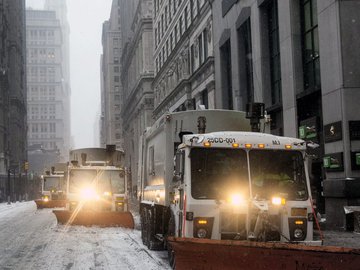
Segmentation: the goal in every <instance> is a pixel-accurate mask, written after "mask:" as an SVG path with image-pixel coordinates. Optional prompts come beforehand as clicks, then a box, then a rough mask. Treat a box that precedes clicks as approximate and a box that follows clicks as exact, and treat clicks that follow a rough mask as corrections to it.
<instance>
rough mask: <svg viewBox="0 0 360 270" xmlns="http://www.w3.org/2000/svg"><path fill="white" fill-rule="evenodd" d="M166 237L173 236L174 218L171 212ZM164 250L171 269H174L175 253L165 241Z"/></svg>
mask: <svg viewBox="0 0 360 270" xmlns="http://www.w3.org/2000/svg"><path fill="white" fill-rule="evenodd" d="M167 236H175V216H174V214H173V213H172V212H171V216H170V219H169V225H168V232H167ZM166 248H167V251H168V260H169V264H170V266H171V268H172V269H175V252H174V250H173V249H172V247H171V246H170V245H169V244H168V243H167V241H166Z"/></svg>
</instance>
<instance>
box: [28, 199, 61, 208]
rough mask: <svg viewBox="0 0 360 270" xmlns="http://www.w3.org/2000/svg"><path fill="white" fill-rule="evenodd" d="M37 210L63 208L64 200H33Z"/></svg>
mask: <svg viewBox="0 0 360 270" xmlns="http://www.w3.org/2000/svg"><path fill="white" fill-rule="evenodd" d="M35 203H36V207H37V209H43V208H57V207H65V206H66V200H51V201H47V202H45V201H43V200H35Z"/></svg>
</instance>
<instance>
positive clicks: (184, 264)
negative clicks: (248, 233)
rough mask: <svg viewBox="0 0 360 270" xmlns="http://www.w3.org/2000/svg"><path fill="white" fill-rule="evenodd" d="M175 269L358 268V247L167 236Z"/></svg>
mask: <svg viewBox="0 0 360 270" xmlns="http://www.w3.org/2000/svg"><path fill="white" fill-rule="evenodd" d="M168 241H169V243H170V245H171V246H172V248H173V250H174V252H175V265H176V269H222V270H223V269H247V270H260V269H261V270H263V269H281V270H294V269H296V270H305V269H312V270H338V269H346V270H357V269H359V265H360V249H350V248H341V247H324V246H321V247H310V246H303V245H296V244H286V243H269V242H268V243H259V242H247V241H246V242H245V241H244V242H243V241H241V242H240V241H231V240H209V239H194V238H174V237H169V238H168Z"/></svg>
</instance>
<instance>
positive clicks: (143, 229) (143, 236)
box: [140, 207, 148, 246]
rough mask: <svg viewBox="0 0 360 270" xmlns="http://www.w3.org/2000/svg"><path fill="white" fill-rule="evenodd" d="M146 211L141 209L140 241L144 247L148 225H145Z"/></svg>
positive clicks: (146, 243)
mask: <svg viewBox="0 0 360 270" xmlns="http://www.w3.org/2000/svg"><path fill="white" fill-rule="evenodd" d="M146 212H147V210H146V208H145V207H144V208H142V210H141V217H140V218H141V240H142V242H143V244H144V245H145V246H148V241H147V227H148V223H147V213H146Z"/></svg>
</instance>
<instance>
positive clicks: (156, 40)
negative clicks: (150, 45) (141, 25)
mask: <svg viewBox="0 0 360 270" xmlns="http://www.w3.org/2000/svg"><path fill="white" fill-rule="evenodd" d="M157 32H158V30H157V28H155V47H157V44H158V37H157V35H158V33H157Z"/></svg>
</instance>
